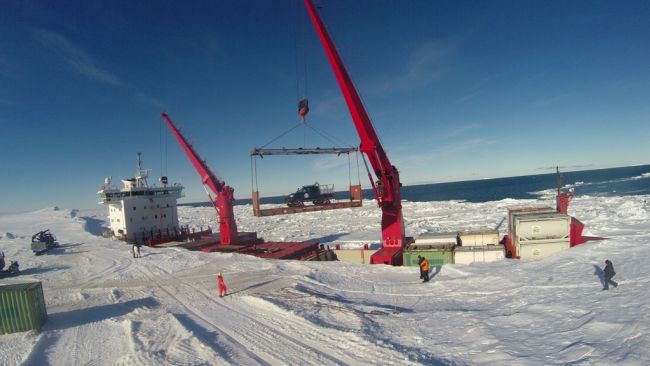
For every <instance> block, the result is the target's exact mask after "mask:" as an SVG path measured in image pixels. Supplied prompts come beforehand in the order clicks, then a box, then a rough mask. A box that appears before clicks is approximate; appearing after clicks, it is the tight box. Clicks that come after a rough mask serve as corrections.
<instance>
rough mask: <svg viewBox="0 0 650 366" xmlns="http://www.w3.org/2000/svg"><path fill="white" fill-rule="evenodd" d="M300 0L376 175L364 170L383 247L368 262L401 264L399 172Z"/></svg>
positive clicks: (307, 3) (335, 53) (327, 38)
mask: <svg viewBox="0 0 650 366" xmlns="http://www.w3.org/2000/svg"><path fill="white" fill-rule="evenodd" d="M304 3H305V6H306V7H307V11H308V12H309V16H310V18H311V21H312V23H313V24H314V27H315V28H316V32H317V33H318V37H319V38H320V41H321V43H322V44H323V47H324V48H325V53H326V54H327V58H328V60H329V63H330V65H331V66H332V70H333V71H334V75H335V76H336V80H337V82H338V84H339V87H340V88H341V92H342V93H343V97H344V98H345V102H346V103H347V106H348V109H349V111H350V114H351V116H352V120H353V121H354V126H355V128H356V130H357V133H358V134H359V137H360V139H361V144H360V145H359V149H360V150H361V152H363V153H364V154H365V156H366V157H367V158H368V161H370V164H371V165H372V168H373V170H374V173H375V176H376V178H373V177H372V175H371V173H370V171H368V178H369V179H370V184H371V185H372V190H373V192H374V194H375V197H376V199H377V204H378V205H379V207H381V209H382V217H381V236H382V244H383V247H382V249H381V250H380V251H378V252H377V253H376V254H375V255H374V256H373V258H372V259H371V263H385V264H397V265H398V264H401V251H402V247H403V246H404V244H405V238H404V219H403V218H402V203H401V195H400V186H401V183H400V180H399V172H398V171H397V168H395V166H393V165H392V164H391V163H390V160H389V159H388V156H387V155H386V152H385V151H384V149H383V147H382V146H381V142H380V141H379V137H378V136H377V133H376V132H375V129H374V128H373V126H372V121H371V120H370V117H368V113H367V112H366V109H365V108H364V107H363V103H362V101H361V98H360V97H359V93H358V92H357V90H356V88H355V87H354V84H353V83H352V79H351V78H350V75H349V74H348V72H347V70H346V69H345V65H344V64H343V60H342V59H341V56H340V55H339V54H338V51H337V50H336V46H335V45H334V42H333V41H332V38H331V37H330V36H329V34H328V32H327V30H326V29H325V26H324V25H323V22H322V20H321V18H320V16H319V15H318V12H317V10H316V7H315V6H314V4H313V3H312V1H311V0H304Z"/></svg>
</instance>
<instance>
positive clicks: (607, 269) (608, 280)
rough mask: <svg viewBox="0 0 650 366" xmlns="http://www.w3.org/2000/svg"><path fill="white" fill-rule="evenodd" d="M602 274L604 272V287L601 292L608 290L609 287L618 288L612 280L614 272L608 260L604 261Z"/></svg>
mask: <svg viewBox="0 0 650 366" xmlns="http://www.w3.org/2000/svg"><path fill="white" fill-rule="evenodd" d="M603 272H605V287H603V290H609V285H612V286H614V287H618V283H616V281H614V280H612V278H613V277H614V276H616V272H614V265H613V264H612V262H611V261H610V260H609V259H608V260H606V261H605V269H603Z"/></svg>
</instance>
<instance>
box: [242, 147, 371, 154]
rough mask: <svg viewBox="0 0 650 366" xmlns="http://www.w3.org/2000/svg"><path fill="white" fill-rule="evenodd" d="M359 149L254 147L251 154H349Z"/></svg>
mask: <svg viewBox="0 0 650 366" xmlns="http://www.w3.org/2000/svg"><path fill="white" fill-rule="evenodd" d="M356 151H359V149H358V148H356V147H324V148H322V147H299V148H282V149H262V148H254V149H253V150H252V151H251V156H255V155H259V156H264V155H309V154H337V155H341V154H349V153H351V152H356Z"/></svg>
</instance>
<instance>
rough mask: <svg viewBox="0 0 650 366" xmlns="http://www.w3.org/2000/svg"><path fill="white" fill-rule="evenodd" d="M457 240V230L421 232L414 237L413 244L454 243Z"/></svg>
mask: <svg viewBox="0 0 650 366" xmlns="http://www.w3.org/2000/svg"><path fill="white" fill-rule="evenodd" d="M457 241H458V233H457V232H449V233H436V234H423V235H420V236H418V237H417V238H416V239H415V243H414V244H412V245H414V246H419V245H432V244H433V245H450V244H453V245H456V244H457Z"/></svg>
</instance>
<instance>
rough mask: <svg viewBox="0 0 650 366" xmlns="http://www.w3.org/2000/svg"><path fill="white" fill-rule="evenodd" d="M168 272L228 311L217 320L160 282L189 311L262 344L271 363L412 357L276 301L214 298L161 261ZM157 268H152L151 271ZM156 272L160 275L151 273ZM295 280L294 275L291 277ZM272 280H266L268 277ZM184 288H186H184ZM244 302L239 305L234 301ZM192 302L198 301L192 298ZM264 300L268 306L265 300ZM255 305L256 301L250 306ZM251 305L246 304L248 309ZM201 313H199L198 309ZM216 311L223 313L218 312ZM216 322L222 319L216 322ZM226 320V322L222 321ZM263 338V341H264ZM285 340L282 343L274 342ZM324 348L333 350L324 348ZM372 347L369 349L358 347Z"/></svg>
mask: <svg viewBox="0 0 650 366" xmlns="http://www.w3.org/2000/svg"><path fill="white" fill-rule="evenodd" d="M158 269H159V270H160V271H162V272H163V273H164V274H165V275H166V276H167V277H169V278H170V279H172V278H173V279H174V281H175V283H176V284H178V285H181V286H186V287H190V288H191V289H192V290H193V291H191V293H195V294H200V295H202V297H203V301H204V302H207V306H208V307H210V308H212V307H214V306H216V307H218V308H221V309H223V310H226V311H227V314H226V315H225V316H223V315H221V316H218V321H214V320H213V317H210V316H209V315H207V314H204V313H203V312H201V311H200V310H198V309H196V307H190V306H188V305H187V304H186V301H185V300H182V299H180V298H179V297H178V296H176V295H174V294H172V293H171V291H169V290H168V289H166V288H165V286H163V285H161V284H160V283H156V284H157V285H158V286H159V287H161V288H162V289H163V290H164V291H165V292H167V293H168V294H169V295H170V296H171V297H172V298H174V299H175V300H176V301H178V302H179V303H181V304H182V305H183V306H184V307H185V308H186V309H188V311H189V312H190V313H192V314H194V315H195V316H197V317H199V318H200V319H202V320H203V321H205V322H206V323H208V324H210V325H212V326H213V327H214V328H215V329H216V330H218V331H219V332H220V333H224V334H227V335H229V337H230V338H231V339H234V340H235V341H236V342H237V343H238V344H239V345H240V346H241V347H244V349H259V350H260V352H261V354H260V356H262V355H266V356H269V359H268V360H266V358H265V360H264V361H268V362H270V363H277V362H281V363H290V364H292V363H305V362H308V363H314V362H317V363H319V364H358V363H360V362H368V361H369V360H381V361H382V363H390V362H391V361H393V362H394V363H398V364H405V363H407V364H408V363H410V362H408V361H406V360H405V356H404V355H402V354H401V353H400V352H398V351H396V350H394V349H392V348H386V347H382V346H380V345H377V344H374V343H372V342H370V341H368V340H366V339H364V337H363V336H362V335H359V334H356V333H354V332H345V331H341V330H334V329H330V328H322V327H318V326H315V325H313V324H312V323H311V322H309V321H308V320H306V319H303V318H301V317H298V316H296V315H294V314H291V313H290V312H288V311H284V310H282V309H281V308H277V307H276V306H275V305H272V304H270V303H267V302H266V301H263V302H264V304H255V303H254V302H250V301H233V299H237V298H238V296H237V297H233V298H228V297H226V298H224V299H216V298H215V297H214V296H216V293H215V294H214V295H211V294H210V293H209V292H208V291H206V290H204V289H201V288H199V287H197V286H195V285H193V284H191V283H188V282H186V281H184V280H183V279H181V278H178V277H175V276H174V275H173V274H172V273H170V272H169V271H167V270H165V269H163V268H160V267H158ZM152 274H153V273H152ZM153 275H154V277H155V276H156V275H155V274H153ZM290 279H291V280H292V281H293V280H294V278H292V277H291V278H290ZM270 282H273V280H270V281H267V283H270ZM184 293H185V292H184ZM235 304H237V305H246V307H242V308H240V309H237V308H235V306H233V305H235ZM193 305H197V304H196V303H194V304H193ZM262 305H264V306H262ZM251 306H252V307H251ZM249 308H250V309H251V310H247V309H249ZM199 313H201V314H199ZM216 314H220V313H219V312H217V313H216ZM217 323H218V324H217ZM224 324H226V325H228V326H224ZM260 341H262V342H260ZM278 344H281V345H282V347H277V346H276V345H278ZM287 347H289V348H290V349H291V352H290V354H286V353H281V354H280V353H278V352H277V350H276V349H277V348H280V349H282V348H285V351H286V348H287ZM322 349H327V350H329V352H327V353H324V352H323V351H322ZM368 349H370V350H372V351H371V353H370V354H368V353H365V354H364V353H363V352H360V350H368Z"/></svg>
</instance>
